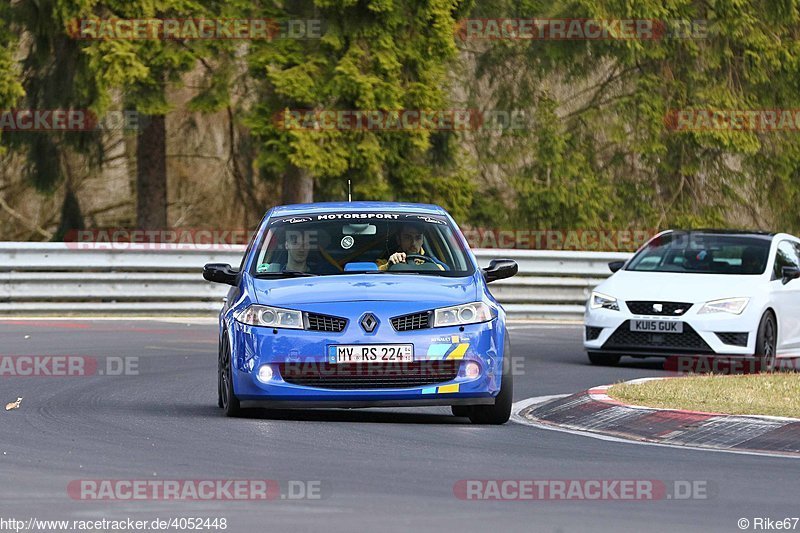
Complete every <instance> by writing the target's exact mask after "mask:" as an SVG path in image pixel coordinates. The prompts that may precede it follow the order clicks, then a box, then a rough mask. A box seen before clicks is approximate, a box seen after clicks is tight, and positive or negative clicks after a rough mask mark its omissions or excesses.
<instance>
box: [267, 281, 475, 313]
mask: <svg viewBox="0 0 800 533" xmlns="http://www.w3.org/2000/svg"><path fill="white" fill-rule="evenodd" d="M253 288H254V290H255V295H256V299H257V301H258V303H260V304H263V305H275V306H278V307H292V306H293V305H297V304H309V303H327V302H365V301H385V302H430V303H435V304H436V305H441V306H446V305H457V304H462V303H466V302H473V301H476V300H477V299H478V298H477V284H476V282H475V280H474V279H473V278H472V277H467V278H447V277H436V276H418V275H411V274H348V275H334V276H318V277H313V278H288V279H279V280H266V279H253Z"/></svg>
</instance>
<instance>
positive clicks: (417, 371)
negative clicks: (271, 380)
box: [278, 360, 461, 389]
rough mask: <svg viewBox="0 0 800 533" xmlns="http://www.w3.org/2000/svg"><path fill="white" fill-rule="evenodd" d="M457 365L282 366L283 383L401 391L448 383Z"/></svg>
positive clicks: (433, 363) (422, 362)
mask: <svg viewBox="0 0 800 533" xmlns="http://www.w3.org/2000/svg"><path fill="white" fill-rule="evenodd" d="M460 363H461V361H458V360H439V361H414V362H413V363H340V364H331V363H283V364H280V365H278V366H279V369H280V373H281V377H282V378H283V380H284V381H285V382H286V383H291V384H292V385H302V386H304V387H316V388H320V389H402V388H408V387H421V386H424V385H435V384H438V383H444V382H446V381H452V380H454V379H455V378H456V377H457V376H458V369H459V366H460Z"/></svg>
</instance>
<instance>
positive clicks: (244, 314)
mask: <svg viewBox="0 0 800 533" xmlns="http://www.w3.org/2000/svg"><path fill="white" fill-rule="evenodd" d="M233 318H235V319H236V321H237V322H241V323H242V324H248V325H250V326H264V327H267V328H288V329H303V313H302V311H293V310H291V309H281V308H280V307H269V306H267V305H256V304H253V305H251V306H249V307H248V308H247V309H243V310H241V311H239V312H238V313H236V314H234V315H233Z"/></svg>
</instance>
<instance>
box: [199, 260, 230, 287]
mask: <svg viewBox="0 0 800 533" xmlns="http://www.w3.org/2000/svg"><path fill="white" fill-rule="evenodd" d="M238 276H239V271H238V270H234V269H233V268H232V267H231V266H230V265H227V264H225V263H208V264H207V265H206V266H204V267H203V277H204V278H205V279H207V280H208V281H213V282H214V283H226V284H228V285H236V278H237V277H238Z"/></svg>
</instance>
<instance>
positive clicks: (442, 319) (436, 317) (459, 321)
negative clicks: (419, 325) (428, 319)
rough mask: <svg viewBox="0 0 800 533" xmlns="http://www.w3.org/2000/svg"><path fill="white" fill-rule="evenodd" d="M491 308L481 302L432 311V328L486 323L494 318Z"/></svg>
mask: <svg viewBox="0 0 800 533" xmlns="http://www.w3.org/2000/svg"><path fill="white" fill-rule="evenodd" d="M494 316H495V315H494V313H493V312H492V308H491V307H489V306H488V305H487V304H485V303H483V302H474V303H471V304H464V305H455V306H453V307H442V308H440V309H434V311H433V327H435V328H440V327H443V326H462V325H464V324H477V323H479V322H488V321H489V320H491V319H493V318H494Z"/></svg>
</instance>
